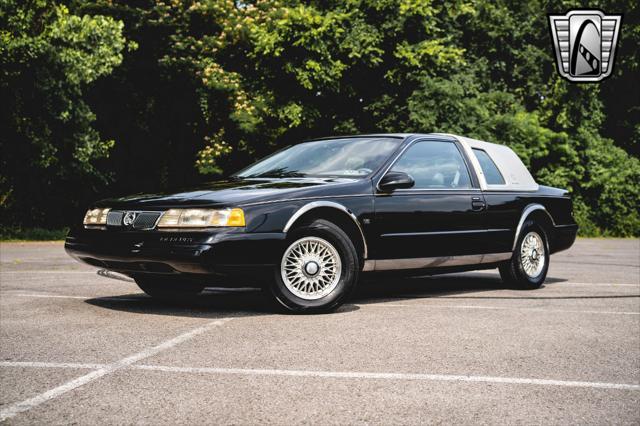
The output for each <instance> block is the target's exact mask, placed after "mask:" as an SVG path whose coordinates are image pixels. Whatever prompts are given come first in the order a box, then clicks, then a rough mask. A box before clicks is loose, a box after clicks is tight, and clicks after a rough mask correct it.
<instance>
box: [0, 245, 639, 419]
mask: <svg viewBox="0 0 640 426" xmlns="http://www.w3.org/2000/svg"><path fill="white" fill-rule="evenodd" d="M0 260H1V269H0V421H4V422H6V423H8V424H33V423H38V424H41V423H51V424H60V423H79V424H80V423H81V424H87V423H88V424H98V423H101V424H122V423H125V424H131V423H136V424H176V423H179V424H205V423H206V424H210V423H214V424H256V423H271V424H300V423H303V424H309V423H313V424H418V423H463V424H470V423H474V424H475V423H487V424H491V423H521V424H522V423H526V424H533V423H553V424H561V423H562V424H566V423H571V424H585V423H589V424H602V423H616V424H638V423H640V242H639V240H614V239H610V240H606V239H595V240H585V239H583V240H578V241H577V242H576V244H575V245H574V246H573V247H572V248H571V250H569V251H566V252H562V253H558V254H556V255H553V256H552V259H551V267H550V270H549V275H548V278H547V281H546V283H545V285H544V287H543V288H541V289H539V290H533V291H517V290H509V289H505V288H504V286H503V285H502V283H501V281H500V278H499V276H498V273H497V271H485V272H470V273H464V274H451V275H444V276H439V277H422V278H413V279H398V278H384V279H377V280H375V281H371V282H366V283H364V284H362V285H361V287H360V289H359V292H358V294H357V295H356V296H355V297H354V298H353V300H351V301H350V302H349V303H348V304H346V305H345V306H343V307H342V308H341V309H340V310H339V311H338V312H336V313H333V314H326V315H313V316H301V315H283V314H279V313H277V312H274V311H273V309H272V308H271V307H270V305H269V303H267V302H266V301H265V299H264V297H263V296H262V294H261V293H260V292H257V291H252V290H250V289H243V290H240V291H223V290H220V289H208V290H207V291H206V292H205V293H204V294H202V295H200V296H198V297H196V298H194V299H191V300H188V301H181V302H179V303H174V304H166V303H161V302H157V301H154V300H152V299H150V298H148V297H147V296H145V295H143V294H141V291H140V290H139V289H138V288H137V287H136V286H135V284H133V283H130V282H125V281H118V280H113V279H109V278H105V277H101V276H98V275H96V273H95V271H96V270H95V269H94V268H91V267H88V266H83V265H80V264H78V263H76V262H75V261H73V260H72V259H71V258H69V257H67V256H66V254H65V253H64V250H63V247H62V244H61V243H6V244H1V245H0Z"/></svg>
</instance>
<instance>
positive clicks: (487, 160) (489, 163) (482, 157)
mask: <svg viewBox="0 0 640 426" xmlns="http://www.w3.org/2000/svg"><path fill="white" fill-rule="evenodd" d="M473 153H474V154H475V156H476V158H477V159H478V163H480V168H481V169H482V173H483V174H484V178H485V180H486V181H487V185H504V184H505V183H504V178H503V177H502V174H501V173H500V170H498V167H497V166H496V163H494V162H493V160H492V159H491V157H489V154H487V153H486V152H485V151H483V150H481V149H477V148H473Z"/></svg>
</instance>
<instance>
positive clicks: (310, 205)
mask: <svg viewBox="0 0 640 426" xmlns="http://www.w3.org/2000/svg"><path fill="white" fill-rule="evenodd" d="M318 207H331V208H334V209H338V210H340V211H342V212H344V213H346V214H347V215H349V217H350V218H351V220H353V222H354V223H355V224H356V226H357V227H358V230H359V231H360V236H361V237H362V243H363V245H364V258H365V259H366V258H367V257H368V256H369V251H368V248H367V240H366V238H365V237H364V231H363V230H362V226H360V222H358V218H357V217H356V215H354V214H353V213H352V212H351V210H349V209H348V208H346V207H345V206H343V205H342V204H338V203H334V202H333V201H313V202H311V203H307V204H305V205H304V206H302V207H300V208H299V209H298V211H296V212H295V213H294V214H293V216H291V218H289V221H287V224H286V225H285V226H284V229H283V230H282V231H283V232H289V229H291V227H292V226H293V224H294V223H295V222H296V220H298V219H299V218H300V216H302V215H303V214H305V213H307V212H308V211H309V210H313V209H317V208H318Z"/></svg>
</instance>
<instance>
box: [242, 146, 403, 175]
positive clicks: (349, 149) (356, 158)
mask: <svg viewBox="0 0 640 426" xmlns="http://www.w3.org/2000/svg"><path fill="white" fill-rule="evenodd" d="M401 142H402V139H400V138H384V137H362V138H343V139H327V140H322V141H312V142H305V143H301V144H299V145H294V146H291V147H289V148H286V149H284V150H282V151H280V152H276V153H275V154H273V155H271V156H269V157H267V158H265V159H263V160H261V161H259V162H257V163H256V164H254V165H252V166H250V167H248V168H246V169H244V170H242V171H240V172H238V173H236V174H235V176H237V177H241V178H262V177H264V178H273V177H276V178H280V177H364V176H367V175H369V174H371V173H372V172H374V171H375V170H377V169H378V168H379V167H380V166H381V165H382V163H383V162H384V161H385V160H386V159H387V158H388V157H389V155H391V153H392V152H393V151H394V150H395V149H396V148H397V147H398V146H399V145H400V143H401Z"/></svg>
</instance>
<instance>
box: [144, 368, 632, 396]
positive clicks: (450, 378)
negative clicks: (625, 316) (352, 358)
mask: <svg viewBox="0 0 640 426" xmlns="http://www.w3.org/2000/svg"><path fill="white" fill-rule="evenodd" d="M133 368H135V369H136V370H152V371H166V372H174V373H200V374H202V373H209V374H241V375H250V376H296V377H323V378H338V379H374V380H423V381H446V382H481V383H508V384H522V385H543V386H567V387H580V388H600V389H627V390H640V385H636V384H627V383H602V382H579V381H572V380H547V379H525V378H517V377H491V376H466V375H450V374H415V373H372V372H352V371H311V370H275V369H254V368H197V367H195V368H194V367H169V366H161V365H135V366H133Z"/></svg>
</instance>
